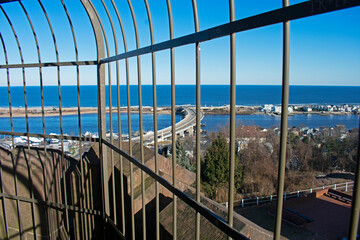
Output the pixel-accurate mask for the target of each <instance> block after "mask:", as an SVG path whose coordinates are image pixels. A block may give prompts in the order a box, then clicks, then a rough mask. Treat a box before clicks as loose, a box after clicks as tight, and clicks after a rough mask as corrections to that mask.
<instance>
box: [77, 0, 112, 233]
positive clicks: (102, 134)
mask: <svg viewBox="0 0 360 240" xmlns="http://www.w3.org/2000/svg"><path fill="white" fill-rule="evenodd" d="M81 3H82V4H83V6H84V8H85V10H86V12H87V14H88V17H89V19H90V21H91V25H92V27H93V30H94V35H95V39H96V46H97V59H98V60H100V59H102V58H104V56H105V50H104V42H103V35H102V32H101V27H100V23H99V21H98V20H97V19H96V15H95V14H96V13H95V12H94V9H93V6H92V4H91V2H90V1H87V0H81ZM97 86H98V87H97V97H98V125H99V155H100V167H101V188H102V209H103V211H102V218H103V221H105V217H106V215H109V212H110V209H109V198H108V196H109V189H108V185H107V182H106V181H107V179H108V167H107V152H106V149H105V150H104V149H103V144H102V142H103V139H105V138H106V105H105V66H104V65H103V64H98V65H97ZM103 234H105V233H104V232H103ZM104 236H105V235H103V237H104Z"/></svg>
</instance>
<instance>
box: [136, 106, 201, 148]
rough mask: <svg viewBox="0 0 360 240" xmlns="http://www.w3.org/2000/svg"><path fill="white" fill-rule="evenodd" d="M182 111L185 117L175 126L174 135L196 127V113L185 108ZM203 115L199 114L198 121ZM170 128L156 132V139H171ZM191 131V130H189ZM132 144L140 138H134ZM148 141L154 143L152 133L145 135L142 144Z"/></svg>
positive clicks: (191, 109)
mask: <svg viewBox="0 0 360 240" xmlns="http://www.w3.org/2000/svg"><path fill="white" fill-rule="evenodd" d="M182 109H183V111H182V112H183V115H185V117H184V118H183V119H182V120H181V121H180V122H178V123H176V124H175V129H176V133H177V134H178V133H183V132H185V131H186V130H188V129H190V128H192V127H194V126H195V125H196V111H195V109H193V108H186V107H182ZM204 116H205V115H204V113H203V112H200V120H202V119H203V118H204ZM171 128H172V127H171V126H169V127H167V128H164V129H161V130H158V138H161V139H166V138H169V137H171ZM191 131H192V129H191ZM132 141H133V142H139V141H140V136H139V137H135V138H133V139H132ZM145 141H148V142H153V141H154V132H148V133H147V134H145V135H144V142H145Z"/></svg>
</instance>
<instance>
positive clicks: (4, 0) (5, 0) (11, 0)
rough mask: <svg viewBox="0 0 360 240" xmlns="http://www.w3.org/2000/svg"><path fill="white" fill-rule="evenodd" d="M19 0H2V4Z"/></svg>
mask: <svg viewBox="0 0 360 240" xmlns="http://www.w3.org/2000/svg"><path fill="white" fill-rule="evenodd" d="M17 1H19V0H0V4H2V3H7V2H17Z"/></svg>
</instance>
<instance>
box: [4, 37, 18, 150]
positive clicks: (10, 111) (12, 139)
mask: <svg viewBox="0 0 360 240" xmlns="http://www.w3.org/2000/svg"><path fill="white" fill-rule="evenodd" d="M0 39H1V44H2V47H3V50H4V56H5V63H6V64H9V61H8V56H7V51H6V47H5V42H4V39H3V37H2V35H1V33H0ZM6 80H7V88H8V101H9V117H10V129H11V132H13V131H14V124H13V116H12V106H11V90H10V73H9V68H6ZM14 144H15V143H14V136H11V148H12V150H13V149H14V148H15V146H14Z"/></svg>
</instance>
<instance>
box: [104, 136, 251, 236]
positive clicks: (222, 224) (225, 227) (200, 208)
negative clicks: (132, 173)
mask: <svg viewBox="0 0 360 240" xmlns="http://www.w3.org/2000/svg"><path fill="white" fill-rule="evenodd" d="M101 141H102V142H103V143H104V144H105V145H106V146H108V147H109V148H111V149H112V150H114V151H115V152H117V153H118V154H120V155H121V156H123V157H124V158H126V159H127V160H129V161H130V162H131V163H133V164H135V165H136V166H137V167H138V168H140V169H141V170H142V171H144V172H145V173H146V174H148V175H149V176H150V177H152V178H153V179H155V181H157V182H159V183H160V184H161V185H163V186H164V187H165V188H167V189H168V190H169V191H170V192H172V193H174V194H175V195H176V196H177V197H178V198H180V199H181V200H182V201H183V202H185V203H186V204H187V205H189V206H190V207H191V208H193V209H194V210H195V211H197V212H199V213H200V214H201V215H202V216H203V217H205V218H206V219H207V220H208V221H209V222H211V223H212V224H213V225H215V226H216V227H217V228H219V229H220V230H221V231H223V232H224V233H226V234H227V235H228V236H230V237H232V238H234V239H248V238H247V237H245V236H244V235H242V234H241V233H240V232H239V231H237V230H236V229H234V228H232V227H230V226H229V224H227V222H226V221H225V220H224V219H222V218H221V217H219V216H217V215H216V214H214V213H212V212H211V211H209V210H208V208H207V207H205V206H204V205H203V204H201V203H198V202H196V201H194V200H193V199H192V198H190V197H189V196H188V195H187V194H185V193H184V192H182V191H181V190H179V189H177V188H176V187H174V186H173V185H172V184H171V183H169V182H168V181H167V180H165V179H164V178H162V177H161V176H159V175H157V174H156V173H155V172H153V171H152V170H151V169H150V168H148V167H147V166H145V165H143V164H142V163H141V162H139V161H138V160H137V159H135V158H133V157H131V156H130V155H129V154H127V153H126V152H124V151H122V150H121V149H119V148H118V147H116V146H114V145H112V144H111V143H109V142H108V141H106V140H105V139H102V140H101Z"/></svg>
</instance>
